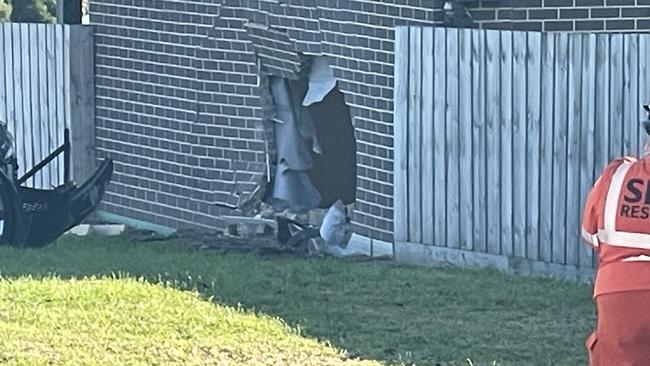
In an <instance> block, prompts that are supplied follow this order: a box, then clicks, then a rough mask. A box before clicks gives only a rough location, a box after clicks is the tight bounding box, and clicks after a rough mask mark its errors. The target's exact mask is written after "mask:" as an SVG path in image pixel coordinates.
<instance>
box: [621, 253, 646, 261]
mask: <svg viewBox="0 0 650 366" xmlns="http://www.w3.org/2000/svg"><path fill="white" fill-rule="evenodd" d="M623 262H650V256H647V255H645V254H644V255H639V256H636V257H629V258H625V259H623Z"/></svg>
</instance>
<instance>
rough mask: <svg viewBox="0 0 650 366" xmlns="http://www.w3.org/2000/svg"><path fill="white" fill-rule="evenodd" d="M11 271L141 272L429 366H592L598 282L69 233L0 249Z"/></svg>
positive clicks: (355, 347)
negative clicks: (589, 351)
mask: <svg viewBox="0 0 650 366" xmlns="http://www.w3.org/2000/svg"><path fill="white" fill-rule="evenodd" d="M0 271H1V273H2V276H3V277H16V276H25V275H32V276H46V275H51V274H55V275H58V276H61V277H63V278H68V277H83V276H91V275H111V274H118V273H122V274H129V275H131V276H135V277H144V278H146V279H148V280H149V281H152V282H160V281H163V282H171V283H173V284H175V286H176V287H178V288H181V289H196V290H197V291H198V292H200V293H201V294H202V295H204V296H206V297H211V296H213V297H214V299H215V301H217V302H219V303H222V304H226V305H231V306H239V305H241V306H242V307H244V308H245V309H248V310H251V311H255V312H260V313H266V314H268V315H271V316H274V317H279V318H282V319H283V320H284V321H286V322H287V323H288V324H290V325H292V326H294V327H298V328H299V329H301V330H302V332H303V334H304V335H306V336H311V337H316V338H318V339H321V340H324V341H329V342H330V343H331V344H333V345H334V346H336V347H339V348H343V349H346V350H348V352H349V353H350V354H351V355H352V356H355V357H360V358H364V359H378V360H383V361H386V362H387V363H398V362H401V361H403V362H406V363H412V362H414V363H417V364H418V365H436V364H441V365H467V362H466V361H465V360H466V359H472V360H474V365H491V364H492V362H493V361H495V360H496V361H498V363H497V364H498V365H523V364H525V365H577V364H586V352H585V351H584V347H583V342H584V338H585V336H586V334H587V333H588V332H589V330H590V328H591V327H592V326H593V324H594V317H593V306H592V302H591V299H590V296H591V289H590V288H589V286H586V285H579V284H572V283H561V282H557V281H551V280H545V279H534V278H517V277H512V276H506V275H503V274H501V273H498V272H496V271H492V270H459V269H433V268H416V267H406V266H397V265H394V264H393V263H389V262H368V261H352V260H336V259H302V258H292V257H258V256H255V255H242V254H236V255H235V254H229V255H216V254H210V253H201V252H196V251H192V250H189V249H188V248H187V246H186V245H184V244H182V243H180V242H176V241H166V242H155V243H146V244H145V243H141V242H135V241H133V240H130V239H127V238H84V239H80V238H75V237H65V238H63V239H61V240H60V241H59V242H57V243H56V244H54V245H52V246H49V247H45V248H42V249H27V250H18V249H12V248H0Z"/></svg>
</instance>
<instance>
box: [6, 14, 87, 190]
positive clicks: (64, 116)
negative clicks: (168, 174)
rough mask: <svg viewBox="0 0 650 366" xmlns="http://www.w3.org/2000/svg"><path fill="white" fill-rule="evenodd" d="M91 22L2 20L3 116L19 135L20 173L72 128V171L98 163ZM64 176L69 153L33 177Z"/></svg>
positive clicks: (80, 172)
mask: <svg viewBox="0 0 650 366" xmlns="http://www.w3.org/2000/svg"><path fill="white" fill-rule="evenodd" d="M93 51H94V50H93V33H92V31H91V30H90V28H88V27H83V26H69V25H55V24H27V23H0V120H3V121H5V122H6V123H7V125H8V127H9V130H10V131H11V132H12V133H13V135H14V137H15V139H16V155H17V157H18V164H19V176H21V175H22V174H23V173H25V172H26V171H27V170H29V169H30V168H31V167H33V166H34V165H36V164H37V163H38V162H39V161H41V160H42V159H43V158H45V157H46V156H47V155H48V154H49V153H51V152H52V151H54V150H55V149H56V148H57V147H58V146H60V145H61V144H62V143H63V131H64V128H66V127H68V128H71V139H72V149H73V151H72V172H73V176H74V177H75V180H81V179H83V178H84V177H87V176H88V175H89V174H90V172H92V170H93V167H94V164H95V162H94V158H93V157H94V148H93V146H94V141H93V136H94V56H93V54H94V52H93ZM62 182H63V157H62V156H60V157H59V159H56V160H55V161H53V162H52V163H51V164H50V165H48V166H47V167H46V168H44V169H43V170H42V171H41V172H39V173H37V174H36V175H35V176H34V177H33V178H32V179H30V180H28V181H27V185H28V186H32V187H37V188H52V187H54V186H57V185H59V184H61V183H62Z"/></svg>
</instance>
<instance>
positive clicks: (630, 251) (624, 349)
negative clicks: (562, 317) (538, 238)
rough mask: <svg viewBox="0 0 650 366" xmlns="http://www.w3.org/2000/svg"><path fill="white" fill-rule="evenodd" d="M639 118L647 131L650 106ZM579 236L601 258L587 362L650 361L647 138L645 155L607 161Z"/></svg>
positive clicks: (644, 364) (600, 365)
mask: <svg viewBox="0 0 650 366" xmlns="http://www.w3.org/2000/svg"><path fill="white" fill-rule="evenodd" d="M644 109H645V110H646V111H647V112H648V113H649V120H647V121H645V122H643V124H644V129H645V131H646V133H647V134H648V135H649V136H650V105H645V106H644ZM582 237H583V238H584V240H585V241H587V242H588V243H589V244H590V245H592V246H593V247H594V248H595V250H596V252H597V253H598V257H599V266H598V270H597V273H596V280H595V284H594V294H593V296H594V299H595V302H596V308H597V314H598V315H597V316H598V321H597V327H596V329H595V330H594V332H593V333H592V334H591V335H590V336H589V338H588V339H587V342H586V346H587V349H588V351H589V364H590V365H591V366H648V365H650V138H649V139H648V141H647V142H646V144H645V147H644V154H643V157H641V158H640V159H638V160H637V159H635V158H631V157H623V158H619V159H616V160H614V161H613V162H611V163H610V164H609V165H608V166H607V167H606V168H605V169H604V171H603V173H602V175H601V176H600V177H599V178H598V180H597V181H596V183H595V184H594V186H593V188H592V189H591V191H590V192H589V195H588V196H587V201H586V204H585V210H584V217H583V221H582Z"/></svg>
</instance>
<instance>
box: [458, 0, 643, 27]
mask: <svg viewBox="0 0 650 366" xmlns="http://www.w3.org/2000/svg"><path fill="white" fill-rule="evenodd" d="M468 5H469V6H470V7H471V12H472V15H473V17H474V19H476V20H477V22H478V23H479V24H480V26H481V27H483V28H497V29H498V28H506V29H518V30H532V31H589V32H592V31H594V32H606V31H607V32H621V31H634V30H639V31H644V30H648V29H650V0H508V1H483V2H482V3H481V2H478V1H474V2H471V3H470V4H468Z"/></svg>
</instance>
